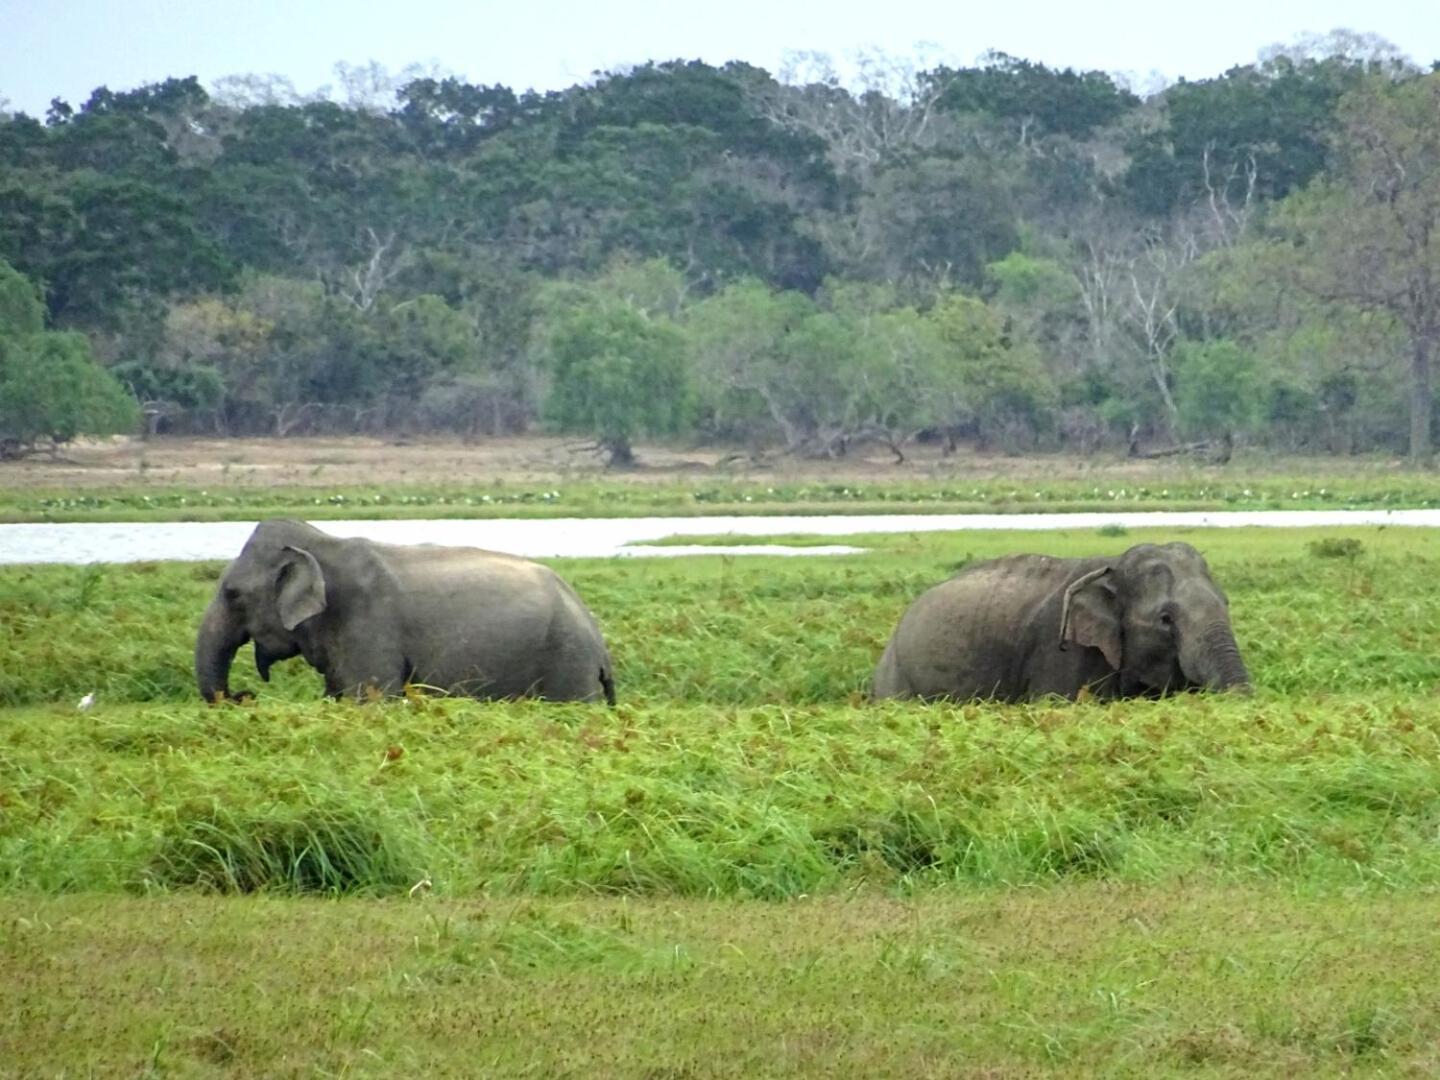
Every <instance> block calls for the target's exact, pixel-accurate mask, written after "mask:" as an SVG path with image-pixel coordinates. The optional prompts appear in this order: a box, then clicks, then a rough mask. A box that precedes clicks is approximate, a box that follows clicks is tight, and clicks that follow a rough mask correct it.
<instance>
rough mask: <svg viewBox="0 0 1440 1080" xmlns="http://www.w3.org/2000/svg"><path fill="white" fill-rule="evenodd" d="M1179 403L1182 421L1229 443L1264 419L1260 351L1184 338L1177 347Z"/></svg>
mask: <svg viewBox="0 0 1440 1080" xmlns="http://www.w3.org/2000/svg"><path fill="white" fill-rule="evenodd" d="M1174 365H1175V381H1176V387H1175V406H1176V408H1177V409H1178V410H1179V414H1180V426H1181V428H1182V430H1184V431H1185V432H1186V433H1187V434H1189V435H1191V436H1195V437H1203V436H1213V437H1218V438H1219V439H1220V440H1221V441H1222V442H1224V443H1225V444H1226V445H1227V446H1228V445H1229V444H1230V442H1231V440H1232V439H1233V438H1234V436H1235V435H1237V434H1245V433H1248V432H1249V431H1250V430H1251V429H1253V428H1254V426H1255V425H1256V423H1258V421H1259V419H1260V408H1261V402H1262V394H1261V386H1260V379H1259V373H1258V370H1257V365H1256V360H1255V356H1254V354H1252V353H1250V352H1248V351H1247V350H1245V349H1243V348H1241V347H1240V346H1239V345H1238V344H1236V343H1235V342H1233V341H1227V340H1225V339H1223V338H1219V339H1215V340H1213V341H1203V342H1199V341H1183V342H1180V343H1179V344H1178V345H1176V347H1175V351H1174Z"/></svg>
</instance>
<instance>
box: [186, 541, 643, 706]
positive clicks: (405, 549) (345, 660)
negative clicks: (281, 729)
mask: <svg viewBox="0 0 1440 1080" xmlns="http://www.w3.org/2000/svg"><path fill="white" fill-rule="evenodd" d="M250 640H253V641H254V642H255V666H256V668H257V669H258V670H259V672H260V677H261V678H262V679H266V680H268V679H269V677H270V666H271V665H272V664H274V663H275V662H276V661H278V660H286V659H289V658H290V657H292V656H303V657H304V658H305V659H306V661H308V662H309V663H310V665H311V666H312V667H314V668H316V669H317V670H319V671H320V672H321V673H322V674H324V676H325V691H326V693H328V694H331V695H335V696H341V695H345V696H352V697H365V696H368V695H369V694H371V693H373V692H375V691H379V692H380V693H383V694H395V693H399V692H401V691H402V690H403V689H404V687H405V685H406V684H407V683H413V684H417V685H422V686H428V687H434V688H437V689H440V690H444V691H447V692H449V693H453V694H464V695H468V696H471V697H478V698H512V697H526V696H532V695H533V696H537V697H545V698H550V699H553V700H557V701H591V700H595V699H599V698H601V697H604V698H605V699H606V700H607V701H609V702H610V703H611V704H613V703H614V701H615V689H614V678H613V675H612V668H611V662H610V654H609V652H608V651H607V649H606V647H605V641H604V639H603V638H602V637H601V634H600V628H599V626H598V625H596V622H595V619H594V617H593V616H592V615H591V614H590V612H589V610H588V609H587V608H586V607H585V605H584V603H582V602H581V600H580V597H579V596H577V595H576V594H575V591H574V590H573V589H572V588H571V587H570V586H569V585H568V584H566V583H565V581H564V580H562V579H561V578H560V577H559V575H557V574H556V573H555V572H554V571H553V570H550V569H549V568H548V567H545V566H541V565H540V564H539V563H533V562H529V561H528V560H525V559H520V558H516V557H514V556H511V555H501V554H497V553H495V552H490V551H481V550H479V549H478V548H460V547H438V546H434V545H430V544H418V545H414V546H400V545H395V544H377V543H373V542H372V541H369V540H344V539H340V538H338V537H334V536H330V535H329V534H327V533H323V532H321V531H320V530H319V529H316V528H315V527H314V526H312V525H309V524H307V523H305V522H303V521H283V520H277V521H264V522H261V523H260V524H259V525H258V526H257V527H256V529H255V531H254V532H253V533H252V534H251V536H250V539H249V540H248V541H247V542H246V544H245V547H244V548H243V549H242V550H241V552H240V554H239V556H238V557H237V558H236V559H235V561H234V562H232V563H231V564H230V565H229V566H228V567H227V568H226V570H225V574H224V576H223V577H222V578H221V580H220V587H219V589H218V590H217V591H216V593H215V598H214V600H212V601H211V602H210V607H209V608H208V609H207V610H206V612H205V618H204V620H203V621H202V622H201V624H200V634H199V637H198V639H197V641H196V643H195V679H196V683H197V685H198V686H199V689H200V696H201V697H203V698H204V699H205V700H207V701H215V700H217V699H219V698H224V697H229V696H230V688H229V684H228V676H229V671H230V663H231V661H232V660H233V659H234V658H235V651H236V650H237V649H239V648H240V646H241V645H243V644H245V642H247V641H250Z"/></svg>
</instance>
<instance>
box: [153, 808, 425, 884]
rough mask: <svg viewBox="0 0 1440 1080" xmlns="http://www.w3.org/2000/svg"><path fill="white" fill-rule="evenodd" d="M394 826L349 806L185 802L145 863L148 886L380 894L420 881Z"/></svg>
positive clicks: (417, 872) (412, 861) (416, 867)
mask: <svg viewBox="0 0 1440 1080" xmlns="http://www.w3.org/2000/svg"><path fill="white" fill-rule="evenodd" d="M420 876H421V872H420V869H419V867H418V864H417V863H416V862H415V861H414V860H413V858H411V857H410V853H409V851H407V850H406V845H405V844H404V843H403V842H402V841H400V840H399V839H397V837H396V835H395V834H394V831H393V830H392V829H391V828H389V827H387V826H386V825H385V824H384V823H382V822H377V821H376V820H375V819H374V818H373V817H372V816H370V815H367V814H363V813H360V812H359V811H358V810H357V809H356V808H354V807H350V806H332V807H324V806H309V807H304V808H299V809H296V808H290V807H284V806H275V807H272V808H270V809H268V810H267V811H266V812H264V813H254V812H249V813H243V812H237V811H234V810H231V809H228V808H226V807H223V806H220V805H213V804H212V805H211V806H209V807H204V808H198V809H196V808H191V807H184V808H181V810H180V812H179V815H178V816H177V819H176V821H175V823H174V824H173V825H172V826H171V828H170V829H168V830H167V833H166V835H165V836H164V837H163V838H162V840H161V842H160V845H159V849H158V850H157V851H156V853H155V855H154V856H153V858H152V859H151V860H150V862H149V863H148V865H147V866H146V867H145V870H144V872H143V875H142V877H141V883H142V885H143V887H144V888H146V889H147V890H153V889H155V888H160V889H199V890H202V891H205V892H215V893H229V894H236V893H258V892H267V893H280V894H290V895H303V894H312V893H319V894H325V895H330V896H342V895H351V894H360V895H371V896H374V895H383V894H386V893H393V892H397V891H399V890H402V889H405V888H407V887H409V886H410V885H412V884H413V883H414V882H415V881H417V880H419V878H420Z"/></svg>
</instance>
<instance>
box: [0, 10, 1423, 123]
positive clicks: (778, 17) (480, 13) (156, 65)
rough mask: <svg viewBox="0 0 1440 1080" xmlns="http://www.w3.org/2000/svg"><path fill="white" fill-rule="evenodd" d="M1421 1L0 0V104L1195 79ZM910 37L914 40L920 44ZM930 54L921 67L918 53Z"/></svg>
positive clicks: (1409, 43)
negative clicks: (870, 59) (584, 87)
mask: <svg viewBox="0 0 1440 1080" xmlns="http://www.w3.org/2000/svg"><path fill="white" fill-rule="evenodd" d="M1431 3H1433V0H1366V2H1364V3H1361V2H1359V0H1204V2H1198V3H1189V4H1183V3H1160V2H1156V0H1149V2H1148V3H1142V2H1140V0H1117V2H1108V3H1107V2H1106V0H1092V2H1090V3H1080V2H1077V0H1009V2H1006V0H991V2H988V3H983V4H978V3H973V2H967V0H948V2H947V0H869V2H860V0H829V2H824V3H820V2H814V0H792V2H787V0H763V2H762V0H720V2H716V0H711V2H709V3H705V4H694V3H685V2H683V0H672V2H669V3H662V2H655V0H589V2H578V0H570V2H556V0H504V2H501V0H471V2H464V0H389V2H384V3H382V2H378V0H0V99H4V100H5V101H6V102H7V103H6V104H5V108H7V109H9V110H19V111H23V112H27V113H30V114H31V115H33V116H43V115H44V113H45V109H46V108H47V106H48V104H49V102H50V99H51V98H53V97H61V98H64V99H66V100H67V101H69V102H70V103H71V104H72V105H75V106H78V105H80V104H82V103H83V102H84V100H85V99H86V98H87V97H88V96H89V94H90V91H91V90H93V89H94V88H95V87H97V86H101V85H105V86H109V87H110V89H112V90H123V89H131V88H133V87H136V86H139V85H142V84H144V83H147V82H155V81H159V80H161V79H164V78H166V77H169V76H186V75H197V76H199V77H200V80H201V82H202V83H204V84H205V85H206V86H207V87H208V86H210V85H211V84H212V83H213V81H214V80H216V79H218V78H221V77H223V76H228V75H237V74H258V75H269V74H278V75H282V76H285V77H287V78H288V79H290V80H291V81H292V82H293V83H294V85H295V87H296V88H297V89H298V90H300V91H302V92H311V91H314V90H316V89H319V88H320V87H322V86H326V85H334V84H335V83H336V81H337V80H336V76H335V65H336V64H337V62H339V63H346V64H350V65H356V66H358V65H365V64H369V63H370V62H372V61H373V62H378V63H379V64H381V65H383V66H384V67H385V68H387V69H389V70H390V71H393V72H398V71H400V70H401V69H404V68H406V67H407V66H409V65H413V64H420V65H422V66H424V67H426V68H428V69H431V70H437V71H439V72H441V73H445V74H454V75H458V76H461V77H464V78H466V79H468V80H470V81H472V82H476V83H486V84H490V83H502V84H504V85H506V86H509V87H511V88H513V89H515V90H524V89H527V88H535V89H540V90H553V89H561V88H563V87H566V86H571V85H573V84H575V83H577V82H584V81H586V80H587V79H588V78H589V77H590V75H591V73H593V72H595V71H597V70H599V71H604V70H612V69H615V68H621V67H625V66H629V65H633V64H637V63H643V62H644V61H647V60H671V59H685V60H692V59H700V60H705V61H708V62H710V63H712V64H723V63H725V62H726V61H729V60H745V61H748V62H749V63H752V64H755V65H757V66H759V67H763V68H765V69H766V70H768V71H770V72H772V73H776V74H779V73H780V72H781V71H782V70H783V69H784V65H785V60H786V57H787V55H789V54H791V53H793V52H796V51H800V50H809V51H814V52H820V53H826V54H829V55H830V56H831V57H833V58H834V60H835V61H836V63H837V67H839V68H840V69H841V70H842V73H843V72H844V71H846V70H849V64H850V62H851V58H853V56H854V55H855V53H856V51H857V50H860V49H867V48H868V49H878V50H881V51H882V52H883V53H885V54H888V55H890V56H892V57H913V56H920V57H923V58H926V59H927V60H929V61H932V62H933V61H936V60H938V61H943V62H946V63H950V64H951V65H955V64H970V63H973V62H975V60H976V59H977V58H978V57H979V56H980V55H981V54H982V53H984V52H985V51H986V50H989V49H998V50H1000V51H1003V52H1006V53H1009V54H1011V55H1012V56H1019V57H1023V58H1025V59H1028V60H1034V61H1038V62H1041V63H1044V64H1047V65H1049V66H1051V67H1075V68H1078V69H1082V70H1089V69H1100V70H1104V71H1108V72H1111V73H1114V74H1118V75H1123V76H1125V77H1126V78H1127V79H1128V80H1129V81H1130V82H1131V83H1132V85H1135V86H1136V87H1137V88H1139V89H1142V90H1143V89H1147V88H1148V89H1155V88H1157V87H1158V85H1162V84H1163V82H1170V81H1174V80H1175V79H1176V78H1178V77H1185V78H1190V79H1197V78H1208V77H1211V76H1215V75H1219V74H1221V73H1223V72H1224V71H1225V70H1226V69H1227V68H1230V67H1233V66H1234V65H1236V64H1245V63H1250V62H1252V61H1254V60H1255V58H1256V56H1257V54H1258V52H1259V51H1260V50H1261V49H1263V48H1264V47H1266V46H1269V45H1274V44H1277V43H1286V42H1291V41H1293V40H1295V39H1296V38H1297V37H1299V36H1301V35H1304V34H1323V33H1326V32H1328V31H1331V30H1334V29H1337V28H1345V29H1349V30H1353V31H1357V32H1361V33H1369V34H1378V35H1379V36H1380V37H1382V38H1385V39H1387V40H1388V41H1389V42H1391V43H1392V44H1393V45H1395V46H1397V47H1398V48H1399V49H1400V50H1401V52H1403V53H1405V54H1407V55H1408V56H1409V57H1410V58H1411V59H1412V60H1415V61H1417V62H1419V63H1421V64H1422V65H1424V66H1427V67H1428V66H1429V64H1430V62H1431V61H1432V60H1436V59H1440V14H1437V12H1436V9H1435V8H1433V7H1431ZM922 46H923V47H922ZM926 66H928V64H927V65H926Z"/></svg>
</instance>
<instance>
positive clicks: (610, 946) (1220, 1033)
mask: <svg viewBox="0 0 1440 1080" xmlns="http://www.w3.org/2000/svg"><path fill="white" fill-rule="evenodd" d="M1177 537H1183V538H1185V539H1188V540H1190V541H1191V542H1192V543H1195V544H1196V545H1197V546H1199V547H1200V548H1201V549H1202V551H1204V553H1205V554H1206V556H1207V558H1208V560H1209V561H1210V563H1211V566H1212V568H1213V569H1214V571H1215V574H1216V577H1217V578H1218V579H1219V581H1220V582H1221V584H1222V585H1223V586H1224V587H1225V589H1226V591H1227V592H1228V593H1229V595H1230V598H1231V605H1232V614H1233V617H1234V621H1235V626H1236V631H1237V634H1238V636H1239V639H1240V642H1241V646H1242V648H1243V649H1244V651H1245V654H1246V658H1247V660H1248V662H1249V664H1250V667H1251V670H1252V673H1253V674H1254V676H1255V679H1256V683H1257V686H1258V690H1257V693H1256V694H1255V696H1254V697H1251V698H1247V699H1237V698H1234V697H1229V696H1214V695H1210V696H1206V695H1186V696H1182V697H1176V698H1171V699H1167V700H1164V701H1127V702H1117V703H1111V704H1108V705H1100V704H1097V703H1094V702H1083V703H1079V704H1069V703H1060V702H1040V703H1035V704H1030V705H1022V706H1001V705H994V704H981V703H972V704H966V705H941V706H932V707H924V706H917V705H913V704H907V703H885V704H883V705H875V706H872V705H869V704H866V703H865V701H864V691H865V689H866V686H867V683H868V678H869V673H870V670H871V667H872V665H873V664H874V661H875V658H876V657H877V656H878V654H879V651H880V649H881V648H882V647H883V645H884V642H885V640H886V638H887V637H888V635H889V633H890V630H891V628H892V627H893V625H894V622H895V620H896V619H897V618H898V616H899V614H900V612H901V611H902V610H903V609H904V607H905V606H906V605H907V604H908V603H909V602H910V600H911V599H913V597H914V596H916V595H918V593H919V592H920V591H922V590H923V589H924V588H926V587H928V586H929V585H931V584H933V583H934V582H935V581H938V580H940V579H941V578H943V577H945V576H947V575H949V574H950V573H953V572H955V570H957V569H959V568H961V567H963V566H966V565H968V564H970V563H972V562H974V561H975V560H977V559H983V558H987V557H990V556H992V555H996V554H1001V553H1004V552H1007V551H1014V550H1035V551H1048V552H1052V553H1055V554H1081V553H1085V554H1089V553H1095V552H1100V551H1111V550H1114V551H1118V550H1122V549H1123V548H1125V547H1128V546H1129V545H1130V544H1132V543H1136V542H1139V541H1141V540H1145V539H1155V540H1164V539H1174V538H1177ZM856 539H857V540H858V542H861V543H864V544H866V545H869V546H871V547H872V551H871V552H870V553H869V554H866V555H862V556H854V557H843V558H835V559H823V560H820V559H816V560H801V561H790V560H780V559H767V558H749V557H743V558H742V557H697V558H687V559H682V560H614V561H578V562H566V563H563V564H559V565H560V567H561V569H562V572H563V573H564V574H565V575H566V577H567V578H569V579H570V580H571V581H572V582H574V583H575V585H576V586H577V588H578V589H579V590H580V592H581V594H582V595H583V596H584V597H585V598H586V600H587V602H588V603H589V604H590V605H591V607H592V608H593V609H594V610H595V611H596V612H597V613H598V614H599V616H600V618H601V621H602V622H603V624H604V627H605V630H606V633H607V636H608V638H609V640H610V642H611V645H612V647H613V649H614V651H615V653H616V656H617V659H618V661H619V676H620V680H619V681H620V695H621V702H620V705H619V706H618V707H616V708H614V709H607V708H604V707H601V706H592V705H561V704H554V703H545V702H518V703H505V704H484V703H478V702H470V701H464V700H447V699H439V698H425V697H416V698H413V699H407V700H404V701H392V702H386V703H383V704H368V705H353V704H348V703H343V702H332V701H327V700H322V699H320V681H319V678H318V676H317V675H316V674H315V673H314V672H312V671H310V670H309V669H307V668H305V667H304V666H303V664H301V663H300V662H299V661H291V662H289V663H286V664H283V665H279V666H278V667H277V669H276V679H275V681H274V682H273V683H271V684H268V685H263V686H261V687H259V689H260V690H261V693H260V696H259V697H258V698H257V699H256V700H254V701H252V702H250V703H248V704H243V705H225V706H219V707H211V706H207V705H204V704H202V703H200V702H199V701H198V700H194V698H193V695H194V689H193V686H192V682H191V674H190V652H191V648H192V645H193V640H194V638H193V635H194V632H195V626H196V622H197V620H198V618H199V616H200V613H201V611H202V610H203V607H204V605H205V604H206V603H207V602H208V600H209V598H210V595H211V592H212V590H213V588H214V583H215V580H216V578H217V576H218V572H219V569H220V568H219V566H218V565H216V564H200V565H158V564H141V565H131V566H103V567H91V568H70V567H12V568H5V569H0V703H3V707H0V971H4V972H5V973H6V974H5V981H4V993H3V995H0V1002H3V1004H0V1072H7V1071H14V1072H16V1073H17V1074H19V1075H31V1074H46V1075H50V1074H72V1073H73V1074H77V1075H78V1074H99V1075H132V1074H143V1075H161V1074H170V1073H173V1074H178V1075H209V1074H213V1073H218V1072H230V1073H234V1074H236V1075H277V1076H286V1075H295V1076H299V1075H305V1076H313V1075H317V1074H326V1075H329V1074H342V1073H343V1074H347V1075H377V1076H381V1075H385V1076H388V1075H396V1074H398V1073H416V1072H420V1071H425V1072H429V1073H434V1074H445V1075H450V1074H453V1075H473V1074H475V1073H477V1072H483V1073H489V1074H516V1073H529V1074H534V1075H571V1074H582V1073H583V1074H586V1075H648V1076H704V1075H735V1076H764V1075H814V1074H817V1073H820V1074H834V1073H841V1072H844V1073H854V1074H876V1075H881V1074H883V1075H897V1076H950V1075H955V1074H956V1072H957V1071H964V1070H971V1071H973V1072H976V1073H993V1074H997V1075H1012V1074H1013V1075H1021V1074H1023V1075H1031V1074H1034V1073H1037V1072H1053V1073H1055V1074H1058V1075H1067V1076H1071V1075H1106V1076H1113V1075H1135V1076H1152V1075H1157V1074H1168V1073H1173V1072H1186V1073H1199V1074H1205V1075H1248V1074H1253V1073H1256V1072H1262V1073H1276V1072H1288V1073H1292V1074H1295V1075H1304V1076H1310V1075H1351V1074H1354V1073H1357V1072H1367V1073H1368V1072H1377V1073H1395V1072H1402V1073H1409V1074H1413V1075H1433V1074H1434V1073H1435V1072H1436V1070H1437V1069H1440V1056H1437V1052H1436V1049H1435V1048H1436V1046H1437V1045H1440V1020H1437V1017H1440V1012H1437V1010H1436V1009H1435V1008H1434V1002H1433V1000H1432V998H1433V995H1430V994H1428V993H1427V991H1426V987H1428V986H1429V985H1430V984H1431V982H1432V981H1433V972H1434V970H1435V967H1436V964H1437V963H1440V935H1437V933H1436V930H1435V918H1434V895H1435V890H1436V889H1437V888H1440V844H1437V838H1440V706H1437V698H1436V696H1435V690H1436V686H1437V684H1440V580H1437V575H1436V573H1435V571H1436V569H1437V567H1436V565H1435V559H1436V549H1435V547H1434V544H1435V541H1434V539H1433V537H1432V536H1431V534H1429V533H1428V532H1425V531H1421V530H1401V529H1368V530H1254V531H1252V530H1235V531H1232V530H1216V531H1212V532H1201V531H1196V532H1191V533H1185V534H1181V533H1175V532H1168V533H1164V534H1159V533H1153V532H1149V531H1145V530H1132V531H1131V532H1130V534H1128V535H1125V536H1123V537H1122V536H1114V535H1097V534H1095V533H1094V532H1086V533H1074V534H1063V533H1059V534H1057V533H1051V534H1035V533H1027V534H1023V535H1019V534H1004V533H994V534H979V533H967V534H957V535H949V536H945V535H934V534H926V535H910V536H907V535H896V536H887V537H869V538H865V537H861V538H856ZM1352 540H1353V541H1355V543H1353V544H1352V543H1350V541H1352ZM1332 551H1333V552H1339V554H1338V555H1332V554H1331V552H1332ZM250 662H251V661H250V657H249V650H248V648H247V649H246V650H245V652H244V654H243V655H242V656H241V657H240V658H238V659H237V665H239V667H238V668H237V672H236V678H235V680H234V681H235V682H236V683H237V684H239V685H247V684H248V685H250V686H251V687H255V685H256V683H255V680H253V679H245V678H243V675H242V671H243V667H244V666H245V665H248V664H249V663H250ZM90 691H95V692H97V699H98V700H97V703H96V704H95V706H94V707H93V708H91V709H89V710H86V711H81V710H79V709H77V707H76V703H77V701H78V700H79V698H80V697H81V695H83V694H85V693H87V692H90ZM342 898H343V899H342Z"/></svg>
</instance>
